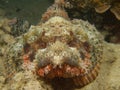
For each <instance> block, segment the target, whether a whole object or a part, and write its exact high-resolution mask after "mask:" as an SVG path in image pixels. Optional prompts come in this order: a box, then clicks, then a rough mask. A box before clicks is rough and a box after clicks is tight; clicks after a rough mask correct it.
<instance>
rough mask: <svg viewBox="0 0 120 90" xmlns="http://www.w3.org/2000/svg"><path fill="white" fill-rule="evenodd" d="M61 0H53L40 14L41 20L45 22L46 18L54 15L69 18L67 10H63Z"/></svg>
mask: <svg viewBox="0 0 120 90" xmlns="http://www.w3.org/2000/svg"><path fill="white" fill-rule="evenodd" d="M62 1H64V0H62ZM62 1H61V0H55V2H54V4H53V5H52V6H50V7H49V8H48V9H47V11H46V12H45V13H44V14H43V15H42V19H41V22H42V23H43V22H46V21H47V20H48V19H50V18H51V17H54V16H60V17H63V18H65V19H69V17H68V14H67V12H66V11H65V10H64V5H63V3H64V2H62Z"/></svg>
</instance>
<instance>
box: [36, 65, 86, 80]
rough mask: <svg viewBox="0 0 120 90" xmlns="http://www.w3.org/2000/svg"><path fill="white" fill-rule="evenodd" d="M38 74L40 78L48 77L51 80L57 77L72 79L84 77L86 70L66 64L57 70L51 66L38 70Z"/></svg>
mask: <svg viewBox="0 0 120 90" xmlns="http://www.w3.org/2000/svg"><path fill="white" fill-rule="evenodd" d="M37 74H38V75H39V76H40V77H46V78H51V79H52V78H55V77H62V78H72V77H75V76H79V75H81V76H82V75H84V74H85V70H84V69H82V68H78V67H75V66H71V65H68V64H64V65H62V66H61V67H55V68H54V67H53V66H52V65H51V64H49V65H46V66H44V67H42V68H39V69H37Z"/></svg>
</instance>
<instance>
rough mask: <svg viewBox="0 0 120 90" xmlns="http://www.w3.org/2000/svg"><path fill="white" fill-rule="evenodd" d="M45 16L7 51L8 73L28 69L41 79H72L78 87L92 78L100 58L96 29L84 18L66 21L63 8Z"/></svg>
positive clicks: (100, 41) (100, 50) (98, 36)
mask: <svg viewBox="0 0 120 90" xmlns="http://www.w3.org/2000/svg"><path fill="white" fill-rule="evenodd" d="M53 6H54V5H53ZM55 6H57V5H55ZM58 6H59V5H58ZM58 6H57V7H56V9H55V8H54V9H53V8H51V7H50V9H51V11H52V10H53V11H55V10H58V9H57V8H58ZM50 9H48V11H49V10H50ZM59 9H60V8H59ZM48 11H47V12H48ZM51 14H53V13H51ZM44 15H46V13H45V14H44ZM44 15H43V18H42V21H41V23H39V24H38V25H36V26H31V27H30V29H29V31H28V32H27V33H25V34H24V35H22V36H20V37H18V38H17V40H16V42H15V43H14V44H13V45H11V46H10V48H9V49H8V50H7V55H5V58H6V61H5V63H6V70H7V69H8V70H7V73H11V71H12V72H13V71H15V72H18V71H20V70H30V71H32V72H33V73H35V74H37V75H38V76H40V77H41V78H44V77H45V78H51V79H53V78H55V77H59V78H60V77H62V78H72V79H73V81H74V82H75V84H76V85H78V86H84V85H86V84H88V83H90V82H91V81H93V80H94V79H95V78H96V76H97V74H98V69H99V62H100V60H101V57H102V38H101V36H100V34H99V33H98V32H97V30H96V28H95V27H94V26H93V25H91V24H89V23H88V22H86V21H83V20H78V19H74V20H69V19H68V17H67V15H66V12H65V11H64V10H62V12H54V14H53V16H52V15H50V16H49V14H48V17H47V20H46V19H45V17H44ZM8 65H10V67H8ZM13 73H14V72H13Z"/></svg>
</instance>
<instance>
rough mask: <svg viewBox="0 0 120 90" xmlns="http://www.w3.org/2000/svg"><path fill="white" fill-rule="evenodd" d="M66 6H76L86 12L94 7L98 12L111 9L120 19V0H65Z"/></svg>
mask: <svg viewBox="0 0 120 90" xmlns="http://www.w3.org/2000/svg"><path fill="white" fill-rule="evenodd" d="M68 3H69V5H68ZM64 6H65V7H66V8H76V9H78V10H80V11H84V12H86V11H88V10H90V9H93V8H94V9H95V11H96V12H97V13H104V12H106V11H108V10H110V11H111V12H112V13H113V14H114V15H115V16H116V18H117V19H118V20H120V13H119V11H120V2H119V0H64Z"/></svg>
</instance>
